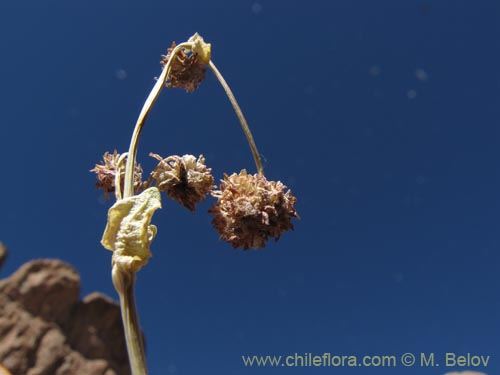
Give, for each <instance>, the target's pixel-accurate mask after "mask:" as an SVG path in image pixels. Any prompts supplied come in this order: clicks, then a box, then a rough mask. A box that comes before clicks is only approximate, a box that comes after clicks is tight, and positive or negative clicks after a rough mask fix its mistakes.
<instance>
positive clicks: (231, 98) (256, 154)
mask: <svg viewBox="0 0 500 375" xmlns="http://www.w3.org/2000/svg"><path fill="white" fill-rule="evenodd" d="M209 66H210V69H212V72H213V73H214V74H215V77H217V79H218V80H219V82H220V84H221V86H222V87H223V89H224V91H225V92H226V95H227V97H228V98H229V101H230V102H231V105H232V106H233V109H234V111H235V112H236V116H238V120H240V124H241V127H242V129H243V133H245V137H246V138H247V141H248V144H249V146H250V149H251V150H252V155H253V160H254V161H255V166H256V167H257V172H258V173H259V174H264V167H263V166H262V161H261V160H260V154H259V151H258V150H257V146H256V145H255V141H254V140H253V136H252V132H251V131H250V127H249V126H248V123H247V120H246V119H245V116H243V112H242V111H241V108H240V106H239V105H238V102H237V101H236V98H235V96H234V95H233V92H232V91H231V89H230V88H229V85H228V84H227V82H226V80H225V79H224V77H223V76H222V74H221V73H220V72H219V70H218V69H217V68H216V67H215V64H214V63H213V61H210V64H209Z"/></svg>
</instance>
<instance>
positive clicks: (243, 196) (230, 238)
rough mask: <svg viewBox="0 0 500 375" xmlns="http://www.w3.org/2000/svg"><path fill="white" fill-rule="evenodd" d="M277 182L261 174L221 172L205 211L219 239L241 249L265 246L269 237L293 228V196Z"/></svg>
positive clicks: (275, 237) (295, 214)
mask: <svg viewBox="0 0 500 375" xmlns="http://www.w3.org/2000/svg"><path fill="white" fill-rule="evenodd" d="M286 188H287V187H286V186H285V185H283V184H282V183H281V182H280V181H278V182H275V181H268V180H267V179H266V178H265V176H264V175H262V174H255V175H251V174H247V172H246V170H244V169H243V170H242V171H241V172H240V173H239V174H236V173H233V174H232V175H231V176H228V175H226V174H225V175H224V179H223V180H221V185H220V190H218V191H215V192H214V193H213V195H214V196H215V197H217V198H218V199H217V203H216V204H214V205H213V206H212V209H211V210H210V211H209V212H210V213H211V214H212V215H214V219H213V220H212V224H213V225H214V227H215V229H217V231H218V232H219V234H220V236H221V238H222V239H223V240H225V241H227V242H230V243H231V244H232V245H233V248H235V249H236V248H238V247H242V248H243V249H244V250H248V249H250V248H253V249H257V248H262V247H265V245H266V241H267V240H268V239H269V238H271V237H273V238H274V239H275V240H276V241H277V240H278V239H279V238H280V236H281V234H282V233H283V232H286V231H287V230H289V229H293V224H292V223H291V219H292V218H298V217H299V216H298V215H297V212H296V211H295V208H294V204H295V202H296V198H295V197H294V196H293V195H292V193H291V191H290V190H288V191H287V192H285V189H286Z"/></svg>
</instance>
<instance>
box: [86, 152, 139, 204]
mask: <svg viewBox="0 0 500 375" xmlns="http://www.w3.org/2000/svg"><path fill="white" fill-rule="evenodd" d="M119 160H120V154H119V153H118V152H117V151H116V150H115V151H114V152H113V153H112V154H110V153H109V152H107V151H106V152H105V153H104V156H103V164H96V165H95V168H94V169H91V170H90V172H94V173H95V174H96V177H97V179H98V180H99V182H97V183H96V184H95V186H96V188H98V189H102V190H103V191H104V197H105V198H106V199H109V193H112V194H114V193H115V177H116V171H117V169H118V166H119V165H118V164H119ZM122 164H123V165H122V166H120V181H121V183H122V188H123V181H124V177H125V163H122ZM141 185H142V167H141V166H140V164H136V166H135V171H134V190H135V192H136V193H137V192H138V191H140V189H141Z"/></svg>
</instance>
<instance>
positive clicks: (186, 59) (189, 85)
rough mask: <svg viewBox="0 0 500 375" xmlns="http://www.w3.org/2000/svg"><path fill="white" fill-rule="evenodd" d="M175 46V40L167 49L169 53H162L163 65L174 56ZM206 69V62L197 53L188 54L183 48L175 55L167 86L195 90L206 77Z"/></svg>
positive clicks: (188, 90)
mask: <svg viewBox="0 0 500 375" xmlns="http://www.w3.org/2000/svg"><path fill="white" fill-rule="evenodd" d="M174 48H175V42H173V43H172V47H170V48H169V49H168V50H167V51H168V53H167V55H162V61H161V64H162V65H165V64H166V63H167V62H168V61H169V60H170V59H171V58H172V51H173V50H174ZM206 71H207V69H206V68H205V64H204V63H202V62H201V59H199V58H198V54H197V53H189V54H186V52H185V51H184V50H183V49H182V48H181V49H180V50H178V51H177V53H176V54H175V56H174V57H173V60H172V64H171V65H170V73H169V75H168V80H167V83H166V86H167V87H168V88H171V87H179V88H183V89H185V90H186V91H187V92H193V91H194V90H196V89H197V88H198V86H199V85H200V83H201V82H202V81H203V80H204V79H205V73H206Z"/></svg>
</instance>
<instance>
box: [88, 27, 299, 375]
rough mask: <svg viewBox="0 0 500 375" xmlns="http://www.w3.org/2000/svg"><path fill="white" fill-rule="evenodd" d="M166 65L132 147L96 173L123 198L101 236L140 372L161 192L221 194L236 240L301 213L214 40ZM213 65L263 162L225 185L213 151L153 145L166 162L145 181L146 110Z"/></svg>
mask: <svg viewBox="0 0 500 375" xmlns="http://www.w3.org/2000/svg"><path fill="white" fill-rule="evenodd" d="M161 63H162V66H163V69H162V73H161V75H160V77H159V78H158V79H157V82H156V84H155V85H154V87H153V89H152V91H151V93H150V94H149V96H148V98H147V99H146V102H145V103H144V106H143V108H142V110H141V112H140V114H139V118H138V120H137V123H136V125H135V128H134V131H133V133H132V138H131V141H130V146H129V150H128V152H126V153H124V154H121V155H120V154H119V153H118V152H117V151H114V152H113V153H112V154H110V153H108V152H106V153H105V154H104V157H103V163H102V164H96V166H95V168H93V169H92V170H91V171H92V172H94V173H96V177H97V180H98V183H97V184H96V186H97V187H98V188H100V189H102V190H103V191H104V194H105V196H106V197H108V195H109V194H111V193H114V195H115V197H116V203H115V204H114V205H113V206H112V207H111V208H110V209H109V211H108V222H107V225H106V228H105V230H104V234H103V237H102V240H101V243H102V245H103V246H104V247H105V248H106V249H108V250H111V251H113V257H112V272H111V275H112V280H113V285H114V287H115V289H116V290H117V292H118V295H119V296H120V306H121V311H122V319H123V325H124V331H125V338H126V342H127V350H128V355H129V359H130V366H131V369H132V375H145V374H147V367H146V361H145V354H144V344H143V342H142V334H141V331H140V326H139V318H138V315H137V309H136V306H135V297H134V285H135V280H136V273H137V272H138V271H139V270H140V269H141V268H142V267H143V266H144V265H146V264H147V262H148V260H149V258H150V257H151V251H150V246H151V242H152V240H153V239H154V237H155V235H156V231H157V228H156V226H155V225H153V224H151V219H152V216H153V214H154V212H155V211H156V210H157V209H158V208H161V192H165V193H166V194H167V196H168V197H169V198H172V199H174V200H176V201H177V202H179V203H180V204H181V205H183V206H184V207H186V208H187V209H189V210H191V211H195V209H196V205H197V204H198V202H201V201H204V200H205V199H206V196H207V195H211V196H214V197H216V198H217V203H216V204H214V205H213V206H212V209H211V210H210V211H209V212H210V213H211V214H213V215H214V219H213V224H214V226H215V228H216V229H217V231H218V232H219V234H220V236H221V238H222V239H223V240H225V241H228V242H229V243H231V244H232V246H233V247H234V248H238V247H242V248H243V249H244V250H246V249H249V248H262V247H264V246H265V244H266V241H267V240H268V239H269V238H274V239H275V240H278V239H279V238H280V236H281V234H282V233H283V232H285V231H287V230H289V229H293V224H292V223H291V220H292V219H293V218H298V215H297V212H296V211H295V208H294V204H295V201H296V198H295V197H294V196H293V195H292V194H291V192H290V190H288V191H285V190H286V186H285V185H283V184H282V183H281V182H279V181H278V182H274V181H268V180H267V179H266V177H265V176H264V169H263V166H262V162H261V159H260V156H259V152H258V150H257V147H256V145H255V142H254V139H253V137H252V133H251V131H250V128H249V126H248V124H247V121H246V119H245V117H244V116H243V113H242V111H241V109H240V107H239V105H238V102H237V101H236V98H235V97H234V95H233V93H232V92H231V89H230V88H229V85H228V84H227V83H226V81H225V80H224V78H223V76H222V74H221V73H220V72H219V71H218V70H217V68H216V67H215V65H214V63H213V61H212V60H211V46H210V44H208V43H205V41H204V40H203V38H202V37H201V36H199V35H198V34H197V33H196V34H195V35H193V36H192V37H191V38H190V39H189V40H188V41H186V42H184V43H180V44H178V45H176V44H175V43H173V44H172V46H171V47H170V48H169V49H168V50H167V54H166V55H163V56H162V62H161ZM207 68H210V70H211V71H212V72H213V73H214V74H215V76H216V78H217V79H218V80H219V82H220V83H221V85H222V87H223V89H224V91H225V92H226V94H227V96H228V98H229V100H230V102H231V104H232V106H233V108H234V110H235V112H236V115H237V117H238V119H239V121H240V124H241V126H242V129H243V132H244V134H245V136H246V138H247V141H248V144H249V146H250V149H251V151H252V155H253V158H254V161H255V165H256V167H257V173H256V174H254V175H252V174H247V172H246V170H242V171H241V172H240V173H239V174H232V175H230V176H228V175H225V176H224V179H223V180H222V181H221V185H220V189H219V190H214V189H215V186H214V178H213V176H212V174H211V169H210V168H208V167H207V166H206V165H205V158H204V157H203V156H202V155H200V156H199V157H198V158H196V157H194V156H193V155H183V156H177V155H173V156H169V157H166V158H163V157H161V156H159V155H157V154H153V153H151V154H150V156H152V157H153V158H155V159H157V160H158V162H159V163H158V165H157V166H156V167H155V168H154V169H153V171H152V172H151V173H150V175H149V177H148V179H147V180H146V181H145V182H143V181H142V173H143V172H142V168H141V167H140V165H139V164H137V163H136V161H135V158H136V154H137V146H138V141H139V136H140V135H141V133H142V129H143V126H144V123H145V120H146V117H147V115H148V113H149V111H150V110H151V108H152V106H153V104H154V102H155V101H156V99H157V97H158V95H159V93H160V92H161V90H162V88H164V87H167V88H183V89H185V90H186V91H188V92H192V91H194V90H196V89H197V88H198V87H199V85H200V83H201V82H202V81H203V79H204V78H205V73H206V70H207Z"/></svg>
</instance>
